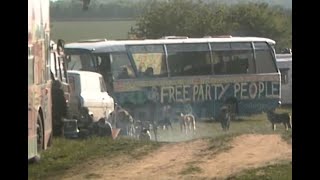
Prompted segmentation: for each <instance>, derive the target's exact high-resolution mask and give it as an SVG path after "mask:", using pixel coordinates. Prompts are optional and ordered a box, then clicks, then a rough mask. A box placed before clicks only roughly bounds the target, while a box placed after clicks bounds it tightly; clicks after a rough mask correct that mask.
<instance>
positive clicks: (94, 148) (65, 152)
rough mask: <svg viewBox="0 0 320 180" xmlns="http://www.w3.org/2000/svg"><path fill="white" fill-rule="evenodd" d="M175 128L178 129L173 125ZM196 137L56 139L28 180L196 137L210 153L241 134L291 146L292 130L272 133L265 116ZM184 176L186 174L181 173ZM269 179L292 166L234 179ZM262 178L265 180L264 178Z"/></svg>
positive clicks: (284, 175) (211, 126) (212, 127)
mask: <svg viewBox="0 0 320 180" xmlns="http://www.w3.org/2000/svg"><path fill="white" fill-rule="evenodd" d="M279 111H286V112H291V108H282V109H280V110H279ZM174 128H175V129H176V128H178V125H177V124H174ZM197 128H198V131H197V134H196V135H193V136H189V137H182V135H181V133H180V131H179V129H176V130H175V131H172V132H170V131H169V132H167V131H161V130H159V138H158V139H159V140H160V141H162V142H154V141H151V142H141V141H138V140H133V139H127V138H119V139H117V140H111V139H106V138H98V137H94V138H88V139H82V140H80V139H79V140H69V139H64V138H55V139H53V147H51V148H49V149H48V150H46V151H44V152H43V153H42V154H41V157H42V160H41V161H40V163H38V164H29V165H28V179H46V178H47V177H52V176H53V177H55V176H56V175H57V174H63V173H64V172H65V171H66V170H68V169H70V168H71V167H73V166H75V165H77V164H79V163H81V162H85V161H88V160H93V159H96V158H102V157H108V158H110V159H112V158H113V157H117V156H122V155H129V156H131V157H132V158H138V159H139V158H141V157H142V156H146V155H148V154H149V153H151V152H152V151H154V150H155V149H157V148H159V147H161V145H163V144H166V143H168V142H176V141H186V140H190V139H194V138H210V139H211V142H212V145H211V147H210V150H212V151H215V152H216V153H218V152H221V151H225V150H227V149H228V148H229V146H228V143H227V142H228V141H229V140H231V139H232V138H233V137H235V136H237V135H240V134H247V133H255V134H270V133H278V134H281V135H282V137H283V139H285V140H286V141H287V142H288V143H292V131H291V130H289V131H288V132H286V131H285V129H284V127H283V126H282V125H279V126H278V127H277V131H276V132H273V131H272V129H271V125H270V123H269V122H268V121H267V119H266V116H265V114H259V115H255V116H250V117H242V120H241V121H237V122H232V123H231V126H230V131H229V132H223V131H222V130H221V126H220V124H218V123H213V122H199V123H198V124H197ZM190 168H191V169H192V171H199V169H197V168H196V167H193V166H190ZM181 173H182V174H184V173H185V172H181ZM261 174H263V176H264V177H266V178H267V179H279V178H277V177H281V178H280V179H291V174H292V165H291V164H290V163H289V164H288V163H286V164H280V165H273V166H268V167H265V168H260V169H257V170H252V171H246V172H244V173H241V175H239V176H233V177H232V178H231V179H248V178H249V177H250V178H249V179H261V178H260V177H262V175H261ZM262 179H263V178H262Z"/></svg>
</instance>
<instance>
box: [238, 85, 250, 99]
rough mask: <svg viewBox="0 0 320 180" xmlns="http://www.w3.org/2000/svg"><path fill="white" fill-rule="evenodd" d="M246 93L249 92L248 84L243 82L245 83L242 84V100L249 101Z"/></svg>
mask: <svg viewBox="0 0 320 180" xmlns="http://www.w3.org/2000/svg"><path fill="white" fill-rule="evenodd" d="M245 86H246V87H245ZM246 92H248V83H246V82H243V83H241V93H240V94H241V95H240V99H248V98H249V97H248V96H247V95H245V93H246Z"/></svg>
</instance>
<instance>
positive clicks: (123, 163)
mask: <svg viewBox="0 0 320 180" xmlns="http://www.w3.org/2000/svg"><path fill="white" fill-rule="evenodd" d="M208 143H209V142H208V141H207V140H205V139H198V140H193V141H188V142H179V143H172V144H167V145H164V146H163V147H161V148H160V149H158V150H156V151H155V152H154V153H152V154H151V155H149V156H146V157H143V158H142V159H140V160H133V159H132V158H128V157H119V158H117V159H112V161H110V160H108V159H99V160H96V161H94V162H89V163H88V164H87V165H86V166H85V167H83V166H79V167H75V168H74V169H71V170H70V171H69V172H68V173H67V174H65V175H64V177H63V178H62V179H70V180H71V179H76V180H79V179H133V180H138V179H139V180H141V179H157V180H171V179H172V180H173V179H223V178H224V177H227V176H230V175H232V174H235V173H239V172H240V171H242V170H245V169H251V168H257V167H261V166H265V165H270V164H274V163H277V162H279V161H282V160H291V159H292V146H291V145H289V144H287V143H286V142H285V141H283V140H282V139H281V137H280V136H279V135H276V134H270V135H257V134H256V135H254V134H249V135H241V136H238V137H235V138H234V139H233V140H232V141H231V144H230V145H231V148H230V149H228V150H225V151H222V152H220V153H216V154H214V153H213V152H212V150H210V148H208V147H209V144H208Z"/></svg>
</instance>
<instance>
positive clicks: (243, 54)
mask: <svg viewBox="0 0 320 180" xmlns="http://www.w3.org/2000/svg"><path fill="white" fill-rule="evenodd" d="M211 47H212V50H213V62H214V73H215V74H246V73H255V65H254V61H253V51H252V48H251V44H250V43H248V42H246V43H212V44H211Z"/></svg>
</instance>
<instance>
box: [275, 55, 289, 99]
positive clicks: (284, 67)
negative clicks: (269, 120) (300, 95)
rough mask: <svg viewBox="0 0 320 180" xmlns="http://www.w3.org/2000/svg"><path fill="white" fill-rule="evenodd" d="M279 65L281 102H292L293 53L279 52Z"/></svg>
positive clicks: (277, 56)
mask: <svg viewBox="0 0 320 180" xmlns="http://www.w3.org/2000/svg"><path fill="white" fill-rule="evenodd" d="M276 59H277V66H278V68H279V71H280V73H281V104H291V103H292V54H277V55H276Z"/></svg>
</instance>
